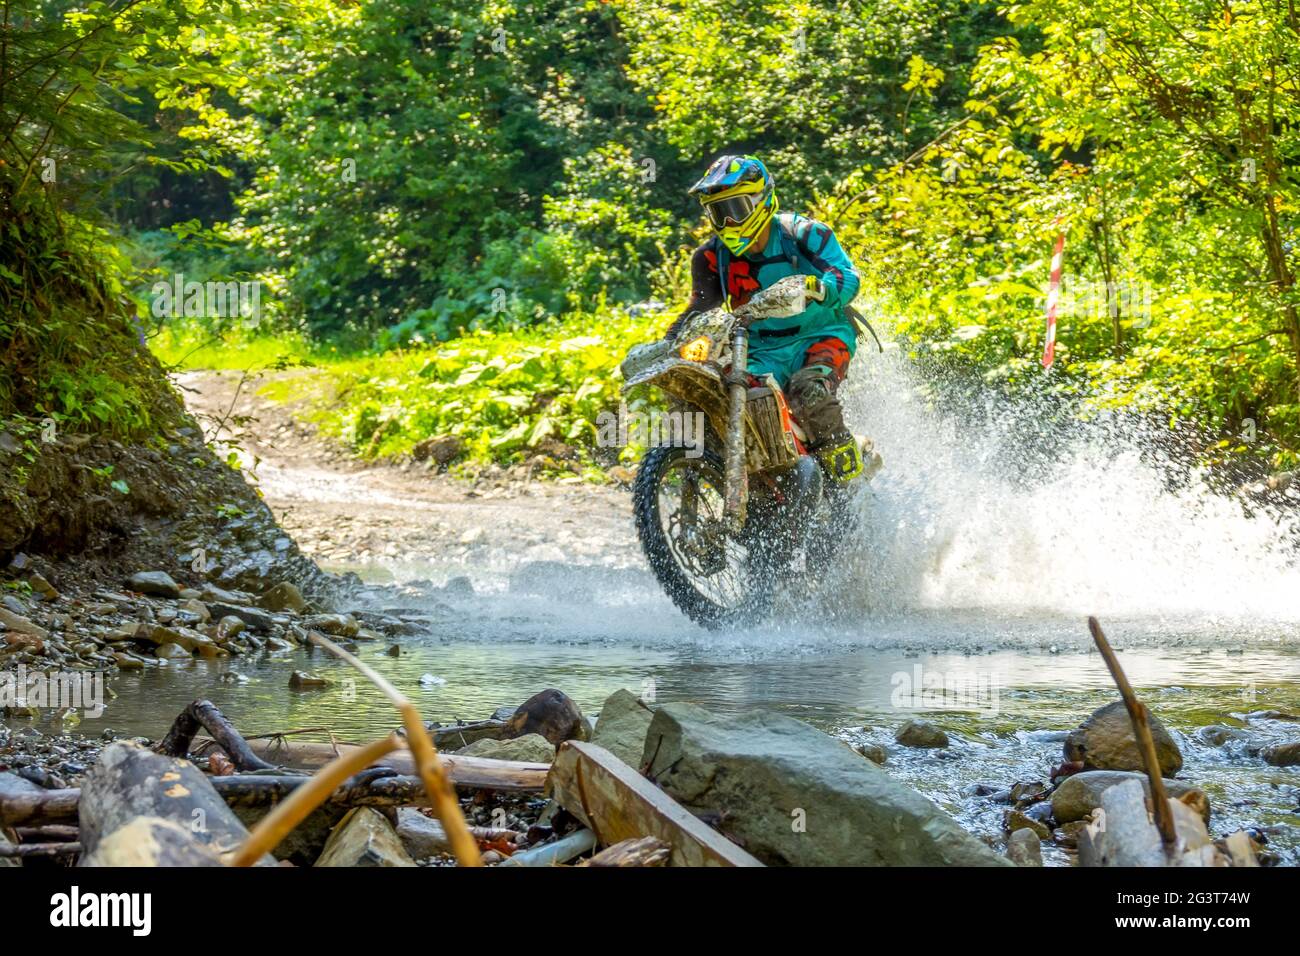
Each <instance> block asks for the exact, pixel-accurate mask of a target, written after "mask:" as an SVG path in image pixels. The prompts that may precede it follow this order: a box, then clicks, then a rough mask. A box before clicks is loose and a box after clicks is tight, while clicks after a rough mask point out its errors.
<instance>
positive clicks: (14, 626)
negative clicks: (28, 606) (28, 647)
mask: <svg viewBox="0 0 1300 956" xmlns="http://www.w3.org/2000/svg"><path fill="white" fill-rule="evenodd" d="M0 624H3V625H4V626H5V628H6V629H7V630H10V631H15V632H17V633H19V634H27V635H30V636H31V637H39V638H41V639H42V640H45V639H46V638H48V637H49V636H50V632H49V631H47V630H45V628H43V627H41V626H40V625H38V624H35V623H33V622H32V620H31V619H30V618H26V617H23V616H22V615H21V614H15V613H14V612H13V611H10V610H9V609H8V608H0Z"/></svg>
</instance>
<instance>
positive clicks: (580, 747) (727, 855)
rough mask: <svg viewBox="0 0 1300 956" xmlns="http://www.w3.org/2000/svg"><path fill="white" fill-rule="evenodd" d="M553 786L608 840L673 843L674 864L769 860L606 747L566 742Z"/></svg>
mask: <svg viewBox="0 0 1300 956" xmlns="http://www.w3.org/2000/svg"><path fill="white" fill-rule="evenodd" d="M547 790H548V792H549V793H550V795H551V796H552V797H553V798H554V799H555V801H556V802H557V803H559V804H560V806H562V807H564V809H566V810H568V811H569V812H570V813H571V814H573V815H574V816H575V817H577V818H578V819H579V820H580V821H581V822H582V823H583V825H584V826H586V827H587V828H588V829H590V830H591V831H592V832H593V833H595V834H596V839H597V840H598V841H599V842H600V843H601V844H603V845H605V846H610V845H613V844H616V843H621V842H622V841H624V840H628V839H631V838H634V837H644V836H653V837H656V838H658V839H659V840H661V841H663V842H664V843H666V844H667V845H668V846H670V847H671V853H670V856H669V862H670V864H671V865H672V866H762V865H763V864H762V863H760V862H759V861H758V860H756V859H754V857H752V856H750V855H749V854H748V853H746V852H745V851H744V850H742V849H741V848H740V847H738V846H736V845H735V844H734V843H732V842H731V841H730V840H728V839H727V838H726V837H724V836H722V835H721V834H719V833H717V832H716V831H715V830H712V829H710V828H709V827H708V826H707V825H705V824H704V823H701V822H700V821H699V820H697V819H696V818H695V817H693V816H692V815H691V814H690V813H688V812H687V811H686V810H685V809H684V808H683V807H682V806H681V805H680V804H678V803H677V802H676V801H675V800H673V799H672V798H671V797H669V796H668V795H667V794H666V793H664V792H663V791H662V790H660V789H659V788H658V787H656V786H655V785H654V784H652V783H651V782H650V781H649V780H647V779H646V778H645V777H643V776H641V775H640V774H639V773H637V772H636V771H635V770H633V769H632V768H631V767H629V766H628V765H627V764H625V763H623V761H621V760H619V759H618V758H617V757H615V756H614V755H613V754H612V753H610V752H609V751H608V750H606V749H605V748H604V747H597V746H596V745H595V744H584V743H580V742H578V741H573V740H570V741H568V742H566V743H565V744H564V745H563V746H561V747H560V749H559V752H558V753H557V754H556V756H555V763H554V764H552V766H551V773H550V776H549V777H548V778H547Z"/></svg>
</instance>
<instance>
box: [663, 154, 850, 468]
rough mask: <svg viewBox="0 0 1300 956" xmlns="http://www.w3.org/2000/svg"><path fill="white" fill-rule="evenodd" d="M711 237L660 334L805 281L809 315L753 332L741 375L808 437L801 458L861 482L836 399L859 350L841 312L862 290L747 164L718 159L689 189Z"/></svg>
mask: <svg viewBox="0 0 1300 956" xmlns="http://www.w3.org/2000/svg"><path fill="white" fill-rule="evenodd" d="M690 194H691V195H693V196H698V197H699V199H700V203H701V204H702V205H703V207H704V211H705V213H706V214H707V216H708V219H709V224H710V226H712V228H713V233H714V234H713V236H711V237H710V238H709V240H708V241H707V242H705V243H704V244H703V245H702V246H700V247H699V248H698V249H696V250H695V253H694V255H693V256H692V258H691V299H690V303H689V304H688V305H687V307H686V310H685V311H684V312H683V313H682V314H681V315H680V316H678V317H677V319H676V320H675V321H674V322H673V324H672V326H671V327H670V328H669V329H668V332H667V333H666V334H667V335H668V336H672V335H674V334H675V333H676V332H677V330H678V328H680V326H681V324H682V323H683V322H685V321H686V319H687V318H688V317H689V316H690V315H692V314H693V313H695V312H706V311H708V310H709V309H714V308H717V307H718V306H720V305H723V304H724V303H728V308H730V309H732V310H736V309H738V308H740V307H741V306H743V305H745V304H746V303H749V302H750V301H751V299H753V298H754V297H755V296H757V295H761V292H762V290H764V289H767V288H769V287H770V286H771V285H772V284H773V283H775V282H776V281H777V280H779V279H784V278H786V277H787V276H790V275H805V276H807V277H808V279H807V284H806V303H807V307H806V308H805V309H804V311H803V312H801V313H800V314H799V315H796V316H793V317H790V318H769V319H762V320H758V321H755V322H753V323H752V325H751V329H750V343H749V367H748V371H749V374H750V375H751V376H752V377H753V378H754V379H755V384H760V382H761V379H762V378H764V377H765V376H767V375H769V374H770V375H772V376H773V377H774V378H775V379H776V382H777V384H778V385H780V387H781V389H782V391H784V392H785V394H786V396H787V397H788V399H789V401H790V411H791V412H792V413H793V414H794V416H795V420H796V421H798V423H799V424H800V426H801V427H802V428H803V430H804V432H805V434H806V435H807V436H808V441H807V446H808V450H809V451H810V452H812V454H814V455H815V456H816V457H817V458H818V460H819V461H821V462H822V465H823V467H824V468H825V470H826V472H827V473H828V474H830V475H831V477H832V478H835V479H836V480H838V481H840V482H846V481H848V480H850V479H852V478H854V477H856V476H857V475H859V474H861V473H862V470H863V464H862V454H861V450H860V449H859V447H858V443H857V441H856V440H855V439H854V437H853V435H852V434H851V433H850V432H849V430H848V428H847V427H846V426H845V424H844V409H843V408H842V407H841V405H840V402H839V399H838V398H837V397H836V390H837V389H838V388H839V385H840V383H841V382H842V381H844V377H845V375H846V374H847V372H848V367H849V360H850V359H851V358H852V357H853V353H854V351H855V349H856V348H857V331H856V328H855V327H854V325H853V321H852V320H851V319H850V318H849V316H848V315H847V314H846V312H845V310H846V308H847V307H848V306H849V305H850V304H851V303H852V302H853V297H854V296H855V295H857V292H858V286H859V284H860V280H859V278H858V273H857V270H856V269H855V268H854V265H853V262H852V261H851V260H850V259H849V257H848V256H847V255H846V254H845V252H844V250H843V249H842V248H841V247H840V244H839V242H838V240H836V238H835V233H834V232H832V231H831V228H830V226H827V225H826V224H824V223H821V222H818V221H817V220H815V219H809V218H807V217H805V216H800V215H797V214H789V213H781V214H778V212H777V201H776V192H775V182H774V180H773V178H772V175H771V173H769V172H768V170H767V167H766V166H764V165H763V162H762V161H761V160H759V159H758V158H757V157H754V156H730V155H728V156H722V157H720V158H718V159H717V160H716V161H714V163H713V164H712V165H711V166H710V167H709V169H708V171H707V172H706V173H705V174H704V176H703V177H702V178H701V179H700V181H699V182H697V183H696V184H695V185H694V186H692V187H691V189H690Z"/></svg>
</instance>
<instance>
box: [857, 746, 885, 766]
mask: <svg viewBox="0 0 1300 956" xmlns="http://www.w3.org/2000/svg"><path fill="white" fill-rule="evenodd" d="M853 749H854V750H856V751H857V752H858V753H860V754H862V756H864V757H866V758H867V759H868V760H870V761H871V762H872V763H874V764H883V763H884V762H885V759H886V754H885V748H884V747H882V746H880V745H879V744H858V745H857V746H856V747H854V748H853Z"/></svg>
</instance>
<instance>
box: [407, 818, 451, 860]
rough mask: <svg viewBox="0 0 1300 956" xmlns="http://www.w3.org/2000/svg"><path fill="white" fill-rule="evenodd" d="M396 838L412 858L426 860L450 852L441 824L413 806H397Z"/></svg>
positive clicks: (449, 845)
mask: <svg viewBox="0 0 1300 956" xmlns="http://www.w3.org/2000/svg"><path fill="white" fill-rule="evenodd" d="M397 838H398V839H399V840H401V841H402V847H403V848H404V849H405V850H406V852H407V854H408V855H409V856H410V857H411V859H413V860H427V859H428V858H429V857H431V856H443V855H444V854H448V853H450V852H451V843H450V842H449V841H448V839H447V833H446V831H444V830H443V828H442V824H441V823H439V822H438V821H437V820H434V819H431V818H430V817H426V816H425V815H424V814H423V813H421V812H420V811H419V810H417V809H416V808H415V807H398V808H397Z"/></svg>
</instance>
